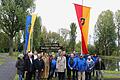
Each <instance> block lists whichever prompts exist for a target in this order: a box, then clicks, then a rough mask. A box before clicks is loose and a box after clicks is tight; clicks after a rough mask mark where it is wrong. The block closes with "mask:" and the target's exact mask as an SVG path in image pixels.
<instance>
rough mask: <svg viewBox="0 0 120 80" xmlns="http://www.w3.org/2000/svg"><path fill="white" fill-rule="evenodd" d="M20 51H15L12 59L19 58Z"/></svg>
mask: <svg viewBox="0 0 120 80" xmlns="http://www.w3.org/2000/svg"><path fill="white" fill-rule="evenodd" d="M19 54H20V52H13V54H12V56H10V57H11V58H12V59H14V60H17V57H18V55H19Z"/></svg>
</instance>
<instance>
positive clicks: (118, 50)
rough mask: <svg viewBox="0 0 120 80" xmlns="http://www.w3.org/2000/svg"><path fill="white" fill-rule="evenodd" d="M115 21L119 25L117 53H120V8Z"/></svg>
mask: <svg viewBox="0 0 120 80" xmlns="http://www.w3.org/2000/svg"><path fill="white" fill-rule="evenodd" d="M115 23H116V26H117V43H118V48H117V54H119V53H120V10H118V11H117V12H116V13H115Z"/></svg>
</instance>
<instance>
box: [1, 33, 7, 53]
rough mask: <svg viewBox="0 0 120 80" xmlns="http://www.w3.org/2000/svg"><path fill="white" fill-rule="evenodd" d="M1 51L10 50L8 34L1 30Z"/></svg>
mask: <svg viewBox="0 0 120 80" xmlns="http://www.w3.org/2000/svg"><path fill="white" fill-rule="evenodd" d="M0 38H1V39H0V52H8V48H9V47H8V43H9V42H8V36H7V35H6V34H5V33H3V32H0Z"/></svg>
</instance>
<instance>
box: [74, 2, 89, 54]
mask: <svg viewBox="0 0 120 80" xmlns="http://www.w3.org/2000/svg"><path fill="white" fill-rule="evenodd" d="M74 6H75V10H76V15H77V19H78V23H79V27H80V31H81V41H82V46H81V48H82V49H81V50H82V54H88V30H89V19H90V7H86V6H83V5H79V4H74Z"/></svg>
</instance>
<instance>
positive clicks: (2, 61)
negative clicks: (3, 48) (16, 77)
mask: <svg viewBox="0 0 120 80" xmlns="http://www.w3.org/2000/svg"><path fill="white" fill-rule="evenodd" d="M5 62H6V61H5V59H4V58H2V57H0V65H2V64H3V63H5Z"/></svg>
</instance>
